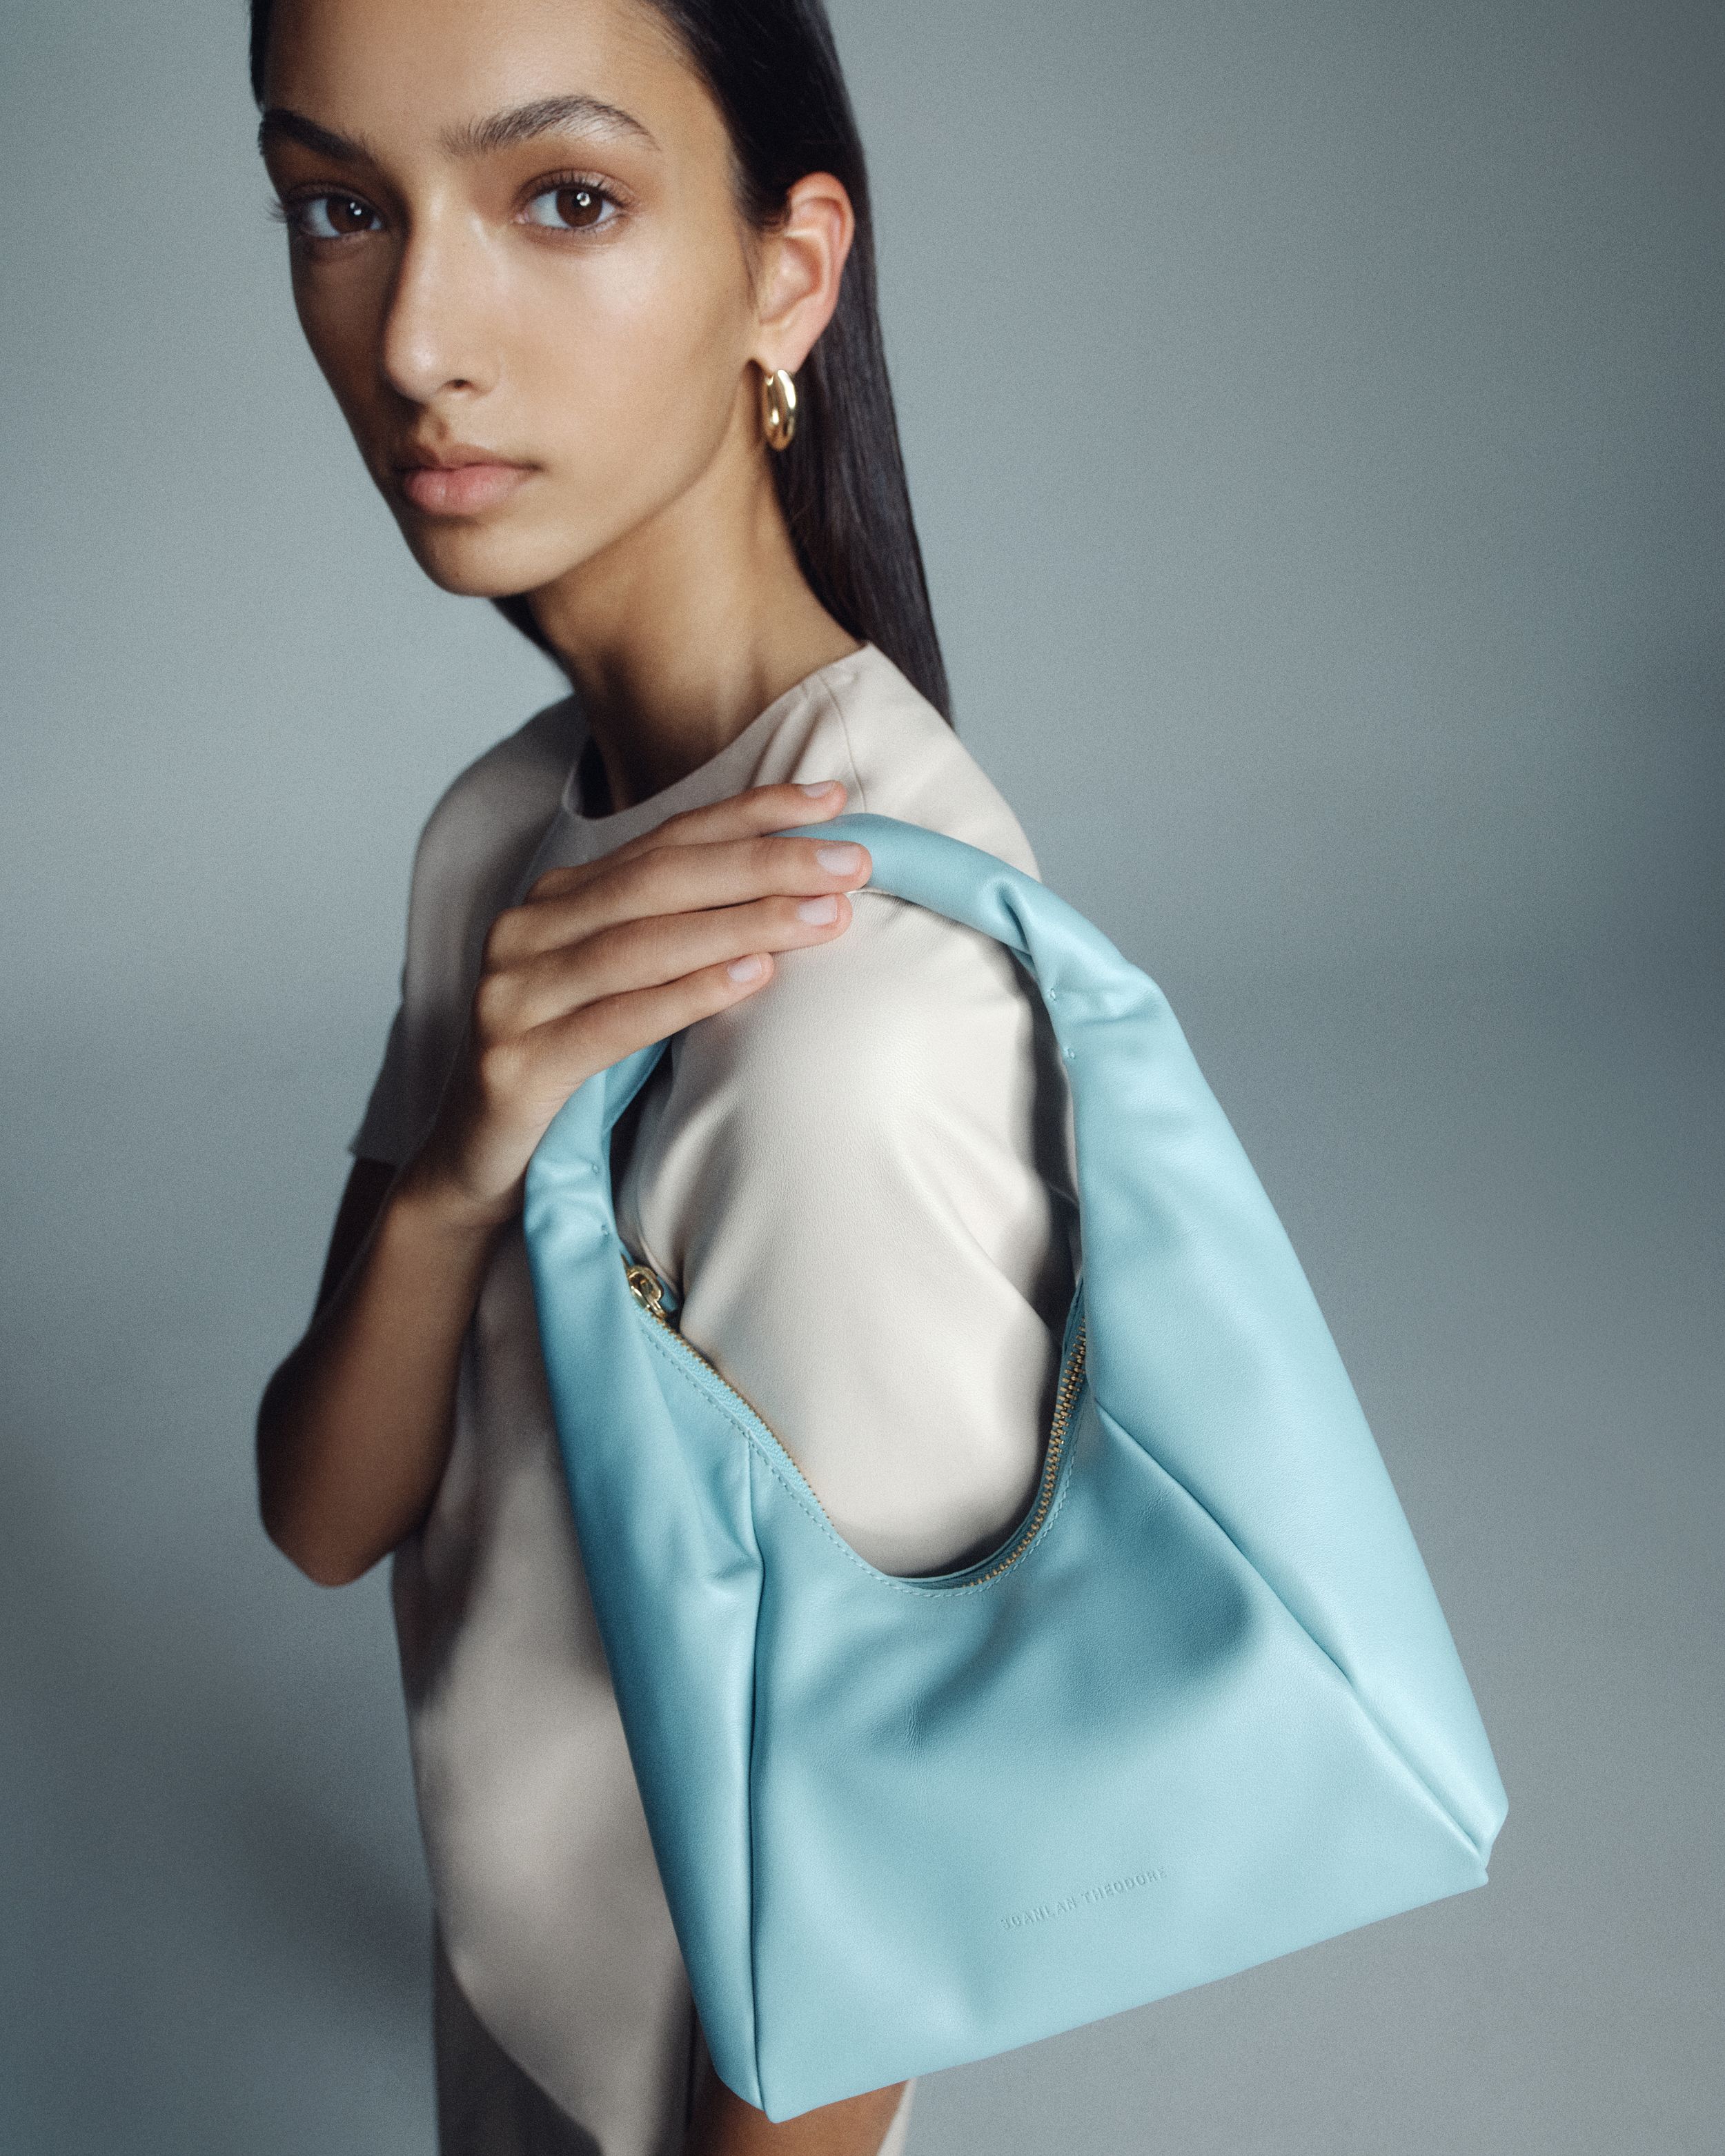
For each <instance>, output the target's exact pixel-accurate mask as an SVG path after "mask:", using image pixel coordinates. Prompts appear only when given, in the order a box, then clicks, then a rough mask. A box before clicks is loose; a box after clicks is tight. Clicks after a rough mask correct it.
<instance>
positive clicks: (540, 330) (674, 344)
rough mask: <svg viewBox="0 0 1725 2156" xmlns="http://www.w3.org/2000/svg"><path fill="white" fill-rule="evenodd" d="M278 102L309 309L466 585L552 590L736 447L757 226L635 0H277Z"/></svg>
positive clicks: (371, 433) (384, 466)
mask: <svg viewBox="0 0 1725 2156" xmlns="http://www.w3.org/2000/svg"><path fill="white" fill-rule="evenodd" d="M264 105H265V108H266V116H265V120H264V146H265V148H264V154H265V158H266V161H267V162H268V165H269V169H270V178H271V180H272V181H273V182H275V187H276V191H277V193H278V194H279V196H280V199H281V202H282V203H283V205H284V208H285V212H286V214H287V218H288V228H289V234H290V246H291V250H292V260H293V281H294V295H295V301H296V303H297V305H298V308H299V313H300V321H301V322H302V323H303V325H304V326H305V334H306V336H307V337H308V338H309V339H310V341H311V348H312V350H313V352H315V353H316V356H317V359H318V362H319V364H320V365H321V367H322V368H323V371H324V373H325V374H326V377H328V379H329V382H330V385H331V388H333V390H334V391H335V393H336V398H337V399H338V400H339V402H340V403H341V409H342V411H343V413H345V414H346V415H347V421H348V423H349V425H350V426H351V427H352V429H353V434H354V437H355V439H356V440H357V442H358V444H359V446H360V449H361V451H362V454H363V455H364V457H365V459H366V462H367V465H368V467H369V468H370V470H371V472H372V476H373V478H374V479H375V480H377V484H378V485H379V486H380V487H381V488H382V491H383V494H384V495H385V498H386V499H387V500H388V502H389V504H390V506H391V507H392V508H393V510H394V511H395V514H396V516H397V517H398V520H399V521H400V523H401V526H402V529H403V531H404V533H405V534H406V536H407V539H408V545H409V546H410V547H412V548H413V552H414V554H415V555H416V557H418V560H419V562H420V563H421V564H422V566H423V567H424V568H425V569H426V570H427V571H428V572H429V574H430V575H431V576H432V577H434V578H435V579H436V581H437V582H438V583H440V584H441V585H443V586H444V588H446V589H449V590H451V591H459V592H467V593H481V594H485V595H489V596H495V595H497V594H500V593H513V592H524V591H532V590H537V589H539V588H541V587H542V586H544V585H547V584H549V583H552V582H553V581H554V580H555V579H556V578H557V577H561V576H562V575H564V574H565V573H567V572H568V571H569V570H570V569H572V568H573V567H577V566H578V565H579V564H581V563H582V562H586V561H588V560H590V559H591V558H593V557H595V556H596V555H598V554H599V553H601V552H603V550H604V549H605V548H607V547H609V546H611V545H612V544H613V543H614V542H616V541H618V540H619V539H621V538H623V537H624V536H626V535H627V534H629V532H631V531H634V530H635V529H636V528H637V527H639V526H643V525H644V524H646V523H647V522H648V521H649V520H650V519H652V518H653V517H654V516H655V515H656V514H657V513H658V512H659V511H661V510H663V509H664V508H665V507H666V506H668V505H669V504H670V503H672V502H674V501H675V500H678V499H679V498H680V497H681V496H682V495H684V494H685V492H686V491H687V490H688V489H690V488H691V486H693V485H696V483H697V482H698V481H699V480H700V479H701V476H702V475H703V474H704V473H705V472H706V471H707V470H709V468H710V467H711V466H712V465H713V464H714V462H715V459H716V458H717V457H718V455H719V454H720V451H721V445H722V444H725V443H726V440H727V437H728V438H729V439H731V440H732V442H733V443H734V441H735V439H737V434H738V431H739V429H741V428H742V425H743V423H744V421H745V419H746V418H748V417H750V416H751V415H752V412H753V408H754V407H753V398H754V394H755V385H756V383H757V380H758V377H757V375H756V374H755V373H754V372H753V369H752V365H751V361H752V357H753V356H754V355H755V354H756V353H757V352H758V350H759V347H760V343H761V339H762V315H761V311H760V306H759V300H758V293H757V288H756V283H755V280H753V279H752V275H751V267H752V264H751V255H750V235H749V234H748V233H747V229H746V228H745V226H744V225H743V223H742V220H741V218H739V216H738V213H737V208H736V206H735V200H734V197H733V193H732V185H731V179H730V169H729V167H730V148H729V144H728V142H727V140H726V134H725V131H724V126H723V124H722V122H721V119H720V116H719V114H718V111H717V110H716V107H715V105H713V103H712V100H711V97H710V96H709V95H708V93H707V91H706V89H705V87H704V86H703V85H701V83H700V81H699V80H697V79H696V76H695V75H694V74H693V73H692V72H691V69H689V67H688V65H687V64H686V63H685V61H684V59H682V57H681V55H680V53H679V52H678V50H677V49H676V48H675V45H674V44H672V43H671V42H670V38H669V37H668V35H667V33H665V30H664V29H663V28H662V27H661V25H660V21H659V18H658V17H657V16H656V15H655V13H654V12H653V11H652V10H651V9H650V8H648V7H645V6H644V5H641V4H639V0H280V5H279V6H278V8H277V9H276V15H275V27H274V33H273V36H272V39H271V47H270V61H269V69H268V74H267V78H266V81H265V85H264ZM765 363H767V364H768V365H772V364H777V363H782V362H779V361H778V357H777V355H776V354H768V355H767V357H766V361H765ZM790 363H791V364H792V365H794V364H796V361H795V360H794V358H793V360H792V361H791V362H790Z"/></svg>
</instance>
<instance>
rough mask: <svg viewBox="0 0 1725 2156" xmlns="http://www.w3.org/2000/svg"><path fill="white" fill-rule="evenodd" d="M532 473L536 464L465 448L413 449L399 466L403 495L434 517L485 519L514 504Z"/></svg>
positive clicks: (487, 451)
mask: <svg viewBox="0 0 1725 2156" xmlns="http://www.w3.org/2000/svg"><path fill="white" fill-rule="evenodd" d="M396 475H397V479H398V482H399V484H400V486H401V490H402V492H403V494H404V495H406V496H407V498H408V500H409V501H410V502H412V503H413V506H414V508H416V509H418V510H421V511H424V513H425V515H427V516H479V515H480V514H481V513H482V512H483V511H485V510H487V509H495V507H496V506H497V505H498V504H499V503H500V502H503V501H506V500H508V499H509V498H510V496H511V495H513V494H514V493H516V491H517V490H518V489H519V488H521V486H522V485H525V484H526V481H527V480H529V479H531V477H532V475H533V467H532V466H531V465H518V464H511V463H510V462H509V461H508V460H507V459H505V458H502V457H498V456H495V455H493V454H491V452H490V451H489V450H486V449H469V448H466V447H465V446H458V447H456V448H453V449H427V450H412V451H409V452H408V455H407V456H406V457H405V458H404V459H403V460H402V461H401V462H400V463H399V464H398V465H397V466H396Z"/></svg>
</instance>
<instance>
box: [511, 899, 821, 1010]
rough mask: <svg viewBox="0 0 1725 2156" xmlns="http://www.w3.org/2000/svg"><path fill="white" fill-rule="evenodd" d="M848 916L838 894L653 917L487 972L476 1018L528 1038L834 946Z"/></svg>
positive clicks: (622, 924) (766, 900)
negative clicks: (699, 977) (677, 986)
mask: <svg viewBox="0 0 1725 2156" xmlns="http://www.w3.org/2000/svg"><path fill="white" fill-rule="evenodd" d="M850 919H851V909H850V900H849V899H848V898H847V897H845V896H844V894H843V893H842V892H837V891H829V892H827V893H825V894H824V895H823V896H815V897H812V898H803V899H798V898H770V899H757V900H755V901H752V903H751V904H748V905H746V906H719V907H716V908H714V909H712V910H711V911H702V912H694V913H672V914H653V915H649V916H647V917H646V918H645V919H644V920H640V921H624V922H621V923H619V925H617V926H616V927H611V928H607V929H603V930H601V931H600V932H598V934H596V935H593V936H589V937H584V938H583V940H582V941H581V942H579V943H575V944H562V945H559V946H557V947H556V948H554V949H552V950H549V951H544V952H540V953H539V954H538V955H537V956H536V957H533V958H531V959H529V960H527V961H526V962H523V963H521V964H520V965H517V966H514V967H511V968H509V969H508V970H506V971H505V972H501V973H493V974H490V975H488V976H487V977H486V978H485V980H484V981H482V982H481V983H480V988H479V990H478V993H477V995H476V998H475V1011H476V1013H477V1016H478V1019H479V1023H480V1029H481V1030H482V1031H483V1032H484V1033H485V1034H486V1035H488V1036H489V1037H490V1038H493V1039H497V1038H501V1037H504V1036H506V1035H509V1034H525V1033H526V1032H529V1031H531V1029H533V1028H535V1027H538V1026H542V1025H545V1024H548V1023H550V1022H551V1021H552V1020H553V1019H557V1018H560V1017H562V1016H563V1015H564V1014H566V1013H567V1012H570V1011H572V1010H576V1009H581V1008H583V1006H585V1005H588V1004H593V1003H598V1002H600V1001H603V999H604V998H608V997H614V996H618V995H625V994H629V993H633V992H634V991H635V990H637V989H642V988H658V987H662V986H665V985H666V984H668V983H671V982H673V981H675V980H678V979H680V978H684V977H685V976H688V975H691V974H695V973H701V972H703V971H705V970H706V969H708V968H711V967H713V966H716V965H723V964H726V963H728V962H731V961H732V960H734V959H738V958H744V957H749V956H750V955H752V954H754V953H759V952H778V951H793V950H800V949H803V948H806V947H809V946H811V945H814V944H818V943H829V942H833V941H834V940H835V939H836V938H837V937H839V936H841V935H843V934H844V932H845V929H846V928H847V927H849V926H850Z"/></svg>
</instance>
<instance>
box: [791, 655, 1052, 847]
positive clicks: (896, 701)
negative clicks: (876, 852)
mask: <svg viewBox="0 0 1725 2156" xmlns="http://www.w3.org/2000/svg"><path fill="white" fill-rule="evenodd" d="M807 687H808V690H809V695H808V696H807V698H806V699H805V700H804V701H803V708H802V709H800V710H798V711H794V712H793V713H792V714H789V715H788V722H787V725H786V726H782V727H781V728H780V730H779V732H778V736H777V737H775V746H776V747H778V750H779V752H780V756H779V757H778V759H775V760H783V754H784V752H785V751H787V750H789V751H792V752H793V753H794V757H795V762H796V764H797V769H796V771H795V772H794V773H790V772H788V771H787V773H785V775H786V776H795V777H797V778H802V777H804V776H812V777H815V778H834V777H836V778H843V779H844V780H845V783H846V784H847V785H848V786H849V788H850V800H849V801H848V803H846V806H847V807H848V808H855V809H866V810H869V811H870V812H872V813H873V814H875V815H879V816H896V817H898V818H899V819H901V821H903V822H905V823H907V824H922V825H923V826H924V827H925V828H926V829H930V830H935V831H942V832H944V833H945V834H947V836H948V837H949V838H954V839H964V840H965V841H966V842H967V844H970V845H973V846H980V847H981V848H982V849H983V850H984V851H985V852H987V853H991V854H994V855H998V856H999V858H1000V859H1001V860H1006V861H1009V862H1011V864H1012V865H1013V866H1014V868H1019V869H1023V870H1024V871H1025V872H1026V873H1027V874H1028V875H1036V874H1037V873H1038V870H1037V866H1036V857H1035V855H1034V853H1033V852H1032V851H1031V849H1030V842H1029V839H1027V838H1026V837H1025V835H1024V828H1023V826H1022V825H1021V824H1019V819H1018V818H1017V817H1016V816H1015V815H1014V814H1013V812H1012V809H1011V808H1010V807H1009V804H1008V803H1007V801H1006V798H1005V797H1004V795H1003V794H1002V793H1001V792H1000V790H999V788H998V787H997V786H996V785H995V784H994V783H993V780H992V779H991V778H989V777H988V773H986V772H985V771H984V770H983V767H982V766H981V765H980V764H979V763H978V762H977V760H976V758H975V757H973V755H972V754H971V752H970V751H969V749H968V747H966V746H965V744H964V742H963V741H962V740H960V738H959V737H958V736H957V734H956V733H955V732H954V731H953V730H952V727H951V726H948V725H947V721H945V720H944V719H943V718H942V716H941V715H940V713H939V712H938V711H937V710H936V709H935V707H934V706H933V705H932V704H931V703H930V702H929V701H928V699H927V697H926V696H922V694H921V692H920V691H919V690H917V689H916V688H915V687H914V686H913V685H912V684H911V682H910V681H909V680H907V679H906V676H905V675H903V674H902V673H901V672H900V670H899V669H898V668H897V667H896V666H895V665H893V663H892V661H891V660H890V659H889V658H888V657H887V656H886V654H885V653H884V652H883V651H881V650H880V649H879V648H878V647H877V646H876V645H875V644H865V645H864V646H863V648H862V649H861V650H860V651H857V652H853V653H852V654H850V657H849V658H847V659H841V660H839V661H837V662H836V663H835V664H834V665H830V666H825V667H823V668H822V669H821V670H820V672H819V674H816V675H811V676H810V679H809V682H808V684H807ZM817 765H819V766H820V768H819V769H816V768H815V767H816V766H817ZM772 775H773V776H774V777H777V776H778V773H777V772H775V773H773V774H772Z"/></svg>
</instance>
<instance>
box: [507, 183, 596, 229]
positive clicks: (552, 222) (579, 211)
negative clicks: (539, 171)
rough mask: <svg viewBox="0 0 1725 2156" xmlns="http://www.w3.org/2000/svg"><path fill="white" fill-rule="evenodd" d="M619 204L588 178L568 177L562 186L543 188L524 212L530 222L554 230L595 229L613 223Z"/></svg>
mask: <svg viewBox="0 0 1725 2156" xmlns="http://www.w3.org/2000/svg"><path fill="white" fill-rule="evenodd" d="M616 210H617V205H616V203H614V201H613V200H612V199H611V198H610V196H609V195H608V194H607V193H605V192H604V190H603V188H602V187H594V186H593V183H592V182H591V181H588V180H566V181H564V182H563V183H562V186H560V187H545V188H542V190H541V191H540V193H537V194H536V195H535V196H534V198H533V199H532V200H531V202H530V203H528V204H527V207H526V210H525V211H524V212H523V213H522V215H523V216H524V217H525V218H526V222H527V223H529V224H537V225H542V226H547V227H548V228H550V229H551V230H552V231H553V232H557V231H561V232H592V231H593V230H594V229H595V228H597V227H598V226H599V225H602V224H609V223H611V222H612V220H613V218H614V216H615V214H616Z"/></svg>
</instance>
